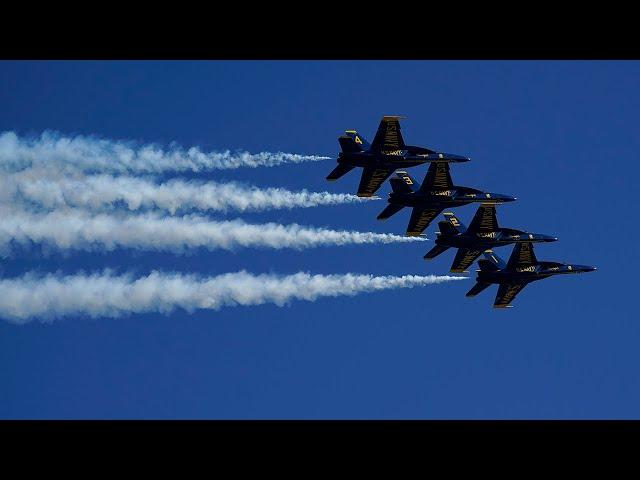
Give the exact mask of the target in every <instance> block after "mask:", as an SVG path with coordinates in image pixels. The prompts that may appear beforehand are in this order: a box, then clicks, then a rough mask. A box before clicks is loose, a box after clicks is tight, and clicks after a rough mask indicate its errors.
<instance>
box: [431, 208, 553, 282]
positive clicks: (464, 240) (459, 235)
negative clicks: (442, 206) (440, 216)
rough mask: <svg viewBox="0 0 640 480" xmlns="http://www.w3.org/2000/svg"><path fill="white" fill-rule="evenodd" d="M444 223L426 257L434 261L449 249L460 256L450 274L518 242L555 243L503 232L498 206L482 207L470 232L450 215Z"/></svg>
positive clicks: (547, 238)
mask: <svg viewBox="0 0 640 480" xmlns="http://www.w3.org/2000/svg"><path fill="white" fill-rule="evenodd" d="M444 218H445V221H441V222H438V227H440V231H439V232H436V235H437V237H436V245H435V247H433V248H432V249H431V250H429V251H428V252H427V254H426V255H425V256H424V259H425V260H431V259H432V258H435V257H437V256H438V255H440V254H441V253H443V252H445V251H446V250H447V249H449V248H457V249H458V252H457V253H456V256H455V258H454V260H453V264H452V265H451V271H452V272H455V273H462V272H464V271H465V270H466V269H467V268H469V266H470V265H471V264H472V263H473V262H475V260H476V258H478V257H479V256H480V255H482V252H484V251H485V250H489V249H491V248H494V247H502V246H505V245H509V244H511V243H518V242H555V241H556V240H558V239H557V238H556V237H552V236H551V235H543V234H541V233H529V232H523V231H522V230H515V229H513V228H500V227H499V226H498V219H497V218H496V206H495V205H493V204H489V203H482V204H481V205H480V206H479V207H478V210H477V211H476V214H475V215H474V216H473V220H471V224H470V225H469V228H467V227H465V225H464V224H463V223H462V222H461V221H460V220H458V218H457V217H456V216H455V215H454V214H453V213H451V212H445V213H444Z"/></svg>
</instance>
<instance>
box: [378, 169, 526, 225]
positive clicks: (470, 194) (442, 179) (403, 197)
mask: <svg viewBox="0 0 640 480" xmlns="http://www.w3.org/2000/svg"><path fill="white" fill-rule="evenodd" d="M389 181H390V183H391V189H392V192H391V193H389V200H388V201H389V205H387V207H386V208H385V209H384V210H383V211H382V212H380V214H379V215H378V220H386V219H387V218H389V217H391V216H392V215H394V214H396V213H398V212H399V211H400V210H402V209H403V208H404V207H411V208H413V211H412V213H411V218H410V220H409V225H408V226H407V232H406V234H407V235H409V236H419V235H421V234H422V232H423V231H424V229H425V228H427V227H428V226H429V224H430V223H431V221H432V220H433V219H434V218H436V217H437V216H438V215H440V212H442V210H444V209H445V208H451V207H459V206H462V205H467V204H469V203H473V202H481V203H492V204H495V203H503V202H512V201H514V200H515V197H512V196H510V195H504V194H501V193H487V192H483V191H481V190H476V189H475V188H470V187H461V186H457V185H454V184H453V181H452V180H451V174H450V173H449V164H448V163H446V162H433V163H431V164H430V165H429V170H428V171H427V175H426V176H425V178H424V181H423V182H422V185H421V186H420V188H419V189H418V190H415V191H414V189H413V187H414V186H415V185H416V182H415V181H414V180H413V178H411V177H410V176H409V174H407V172H404V171H398V172H396V176H395V177H393V178H391V180H389Z"/></svg>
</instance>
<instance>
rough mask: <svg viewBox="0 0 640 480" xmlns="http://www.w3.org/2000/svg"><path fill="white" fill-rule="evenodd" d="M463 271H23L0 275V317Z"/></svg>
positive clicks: (366, 284)
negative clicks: (141, 273) (40, 273)
mask: <svg viewBox="0 0 640 480" xmlns="http://www.w3.org/2000/svg"><path fill="white" fill-rule="evenodd" d="M464 278H465V277H453V276H434V275H428V276H418V275H405V276H402V277H396V276H380V277H375V276H372V275H356V274H351V273H349V274H343V275H311V274H309V273H303V272H300V273H296V274H294V275H287V276H282V275H272V274H269V275H267V274H263V275H252V274H249V273H247V272H245V271H240V272H236V273H227V274H223V275H218V276H215V277H208V278H201V277H198V276H195V275H182V274H177V273H172V274H167V273H161V272H157V271H154V272H152V273H151V274H150V275H148V276H146V277H141V278H138V279H133V278H132V277H131V275H122V276H114V275H112V274H111V273H110V272H109V271H105V272H103V273H100V274H93V275H71V276H66V277H57V276H54V275H51V274H49V275H46V276H44V277H39V276H36V275H33V274H26V275H24V276H22V277H19V278H15V279H2V280H0V291H2V295H0V317H2V318H5V319H7V320H9V321H11V322H13V323H18V324H23V323H27V322H28V321H29V320H32V319H34V318H40V319H41V320H51V319H54V318H58V317H61V316H65V315H88V316H90V317H93V318H95V317H117V316H121V315H123V314H131V313H143V312H161V313H169V312H171V311H173V310H174V309H176V308H183V309H185V310H187V311H189V312H191V311H193V310H195V309H210V310H218V309H220V308H222V307H225V306H237V305H245V306H248V305H261V304H264V303H274V304H276V305H278V306H282V305H285V304H287V303H288V302H290V301H292V300H307V301H311V302H313V301H315V300H316V299H317V298H320V297H337V296H340V295H349V296H353V295H356V294H358V293H362V292H372V291H377V290H386V289H394V288H407V287H414V286H424V285H430V284H437V283H443V282H449V281H454V280H462V279H464Z"/></svg>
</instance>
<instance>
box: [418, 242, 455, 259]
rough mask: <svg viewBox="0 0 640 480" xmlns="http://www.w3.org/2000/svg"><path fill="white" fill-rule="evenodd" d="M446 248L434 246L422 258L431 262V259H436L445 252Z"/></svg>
mask: <svg viewBox="0 0 640 480" xmlns="http://www.w3.org/2000/svg"><path fill="white" fill-rule="evenodd" d="M448 248H449V247H443V246H442V245H436V246H435V247H433V248H432V249H431V250H429V251H428V252H427V253H426V255H425V256H424V257H423V258H424V259H425V260H431V259H433V258H436V257H437V256H438V255H440V254H441V253H444V252H446V251H447V249H448Z"/></svg>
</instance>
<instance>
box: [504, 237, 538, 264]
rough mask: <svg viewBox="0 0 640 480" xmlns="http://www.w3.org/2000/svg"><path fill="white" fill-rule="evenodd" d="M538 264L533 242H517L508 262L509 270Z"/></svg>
mask: <svg viewBox="0 0 640 480" xmlns="http://www.w3.org/2000/svg"><path fill="white" fill-rule="evenodd" d="M537 264H538V259H537V258H536V254H535V253H534V252H533V244H532V243H531V242H523V243H516V246H515V247H513V252H511V256H510V257H509V261H508V262H507V270H513V269H515V268H518V267H530V266H532V265H537Z"/></svg>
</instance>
